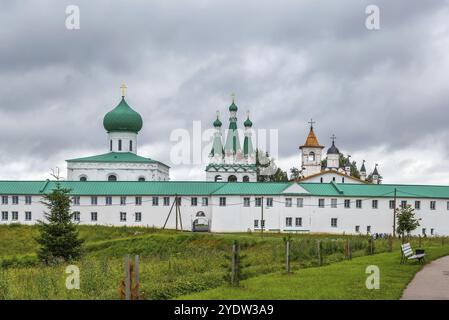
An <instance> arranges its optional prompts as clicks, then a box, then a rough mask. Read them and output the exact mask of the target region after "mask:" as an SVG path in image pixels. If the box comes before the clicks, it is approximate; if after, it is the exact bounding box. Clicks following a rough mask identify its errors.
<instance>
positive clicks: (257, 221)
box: [254, 220, 259, 228]
mask: <svg viewBox="0 0 449 320" xmlns="http://www.w3.org/2000/svg"><path fill="white" fill-rule="evenodd" d="M254 228H259V220H254Z"/></svg>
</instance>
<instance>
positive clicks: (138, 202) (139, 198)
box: [136, 197, 142, 206]
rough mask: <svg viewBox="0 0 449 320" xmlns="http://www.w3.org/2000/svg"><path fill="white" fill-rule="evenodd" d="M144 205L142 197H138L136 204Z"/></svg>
mask: <svg viewBox="0 0 449 320" xmlns="http://www.w3.org/2000/svg"><path fill="white" fill-rule="evenodd" d="M141 205H142V197H136V206H141Z"/></svg>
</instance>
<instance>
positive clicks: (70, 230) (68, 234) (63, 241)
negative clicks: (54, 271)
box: [36, 175, 83, 264]
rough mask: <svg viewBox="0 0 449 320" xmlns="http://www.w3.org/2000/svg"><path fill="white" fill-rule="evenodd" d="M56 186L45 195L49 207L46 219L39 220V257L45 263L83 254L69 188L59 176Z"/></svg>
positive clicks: (45, 202) (45, 215)
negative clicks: (62, 182) (65, 186)
mask: <svg viewBox="0 0 449 320" xmlns="http://www.w3.org/2000/svg"><path fill="white" fill-rule="evenodd" d="M54 177H55V178H56V188H55V189H53V190H52V191H51V192H50V193H48V194H46V195H44V197H43V198H44V201H42V203H43V204H44V205H45V206H46V207H47V208H48V210H49V211H48V212H45V213H44V217H45V220H46V221H41V220H39V221H38V226H39V230H40V235H39V237H38V238H37V239H36V240H37V242H38V243H39V244H40V245H41V248H40V250H39V252H38V257H39V259H41V260H42V261H44V262H45V263H47V264H48V263H50V262H55V261H58V260H65V261H70V260H73V259H77V258H79V257H80V256H81V252H82V244H83V240H81V239H79V237H78V230H77V228H76V225H75V224H74V223H73V222H72V217H73V213H71V212H70V203H71V199H70V197H69V192H70V190H69V189H66V188H62V186H61V183H60V181H59V176H55V175H54Z"/></svg>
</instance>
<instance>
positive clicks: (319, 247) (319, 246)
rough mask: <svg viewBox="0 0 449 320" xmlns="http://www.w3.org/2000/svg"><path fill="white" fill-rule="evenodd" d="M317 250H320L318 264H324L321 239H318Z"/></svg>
mask: <svg viewBox="0 0 449 320" xmlns="http://www.w3.org/2000/svg"><path fill="white" fill-rule="evenodd" d="M317 251H318V265H319V266H321V265H322V264H323V259H322V258H321V240H318V243H317Z"/></svg>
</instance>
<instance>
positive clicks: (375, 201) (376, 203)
mask: <svg viewBox="0 0 449 320" xmlns="http://www.w3.org/2000/svg"><path fill="white" fill-rule="evenodd" d="M378 205H379V203H378V201H377V200H373V202H372V207H373V209H377V207H378Z"/></svg>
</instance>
